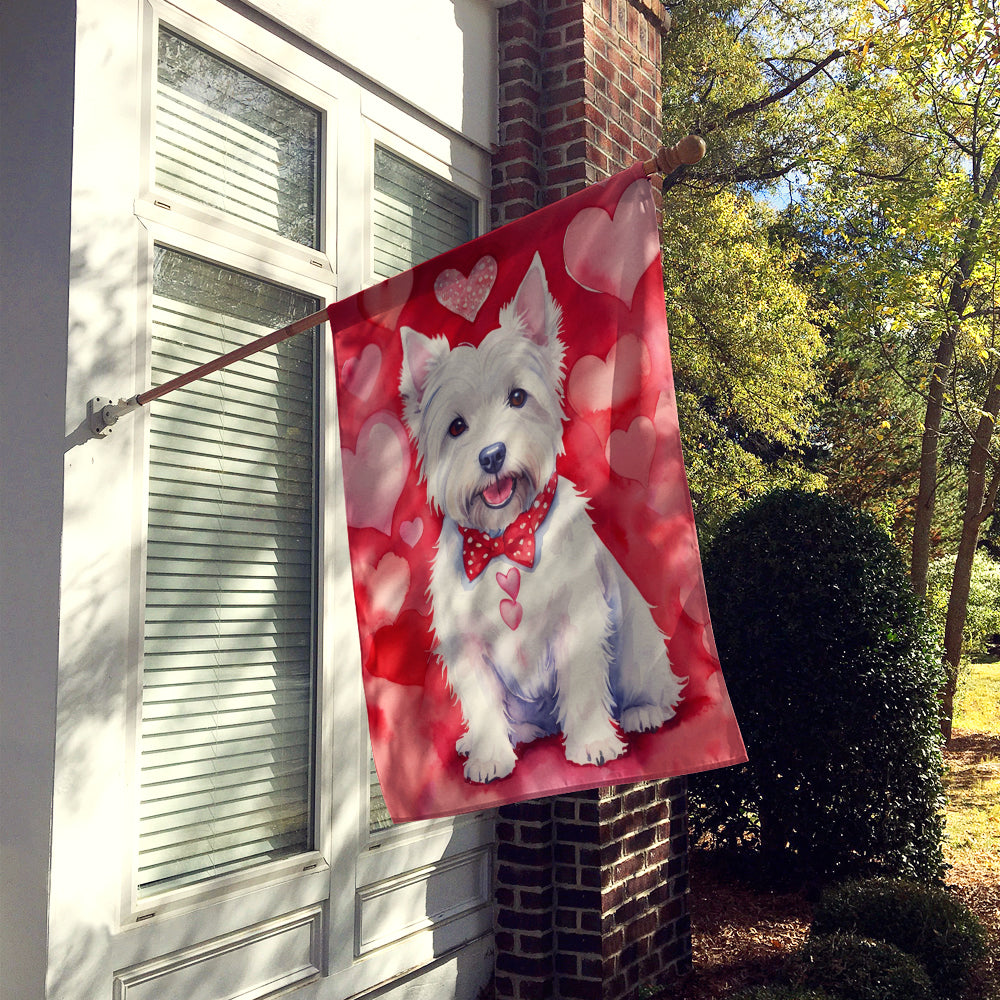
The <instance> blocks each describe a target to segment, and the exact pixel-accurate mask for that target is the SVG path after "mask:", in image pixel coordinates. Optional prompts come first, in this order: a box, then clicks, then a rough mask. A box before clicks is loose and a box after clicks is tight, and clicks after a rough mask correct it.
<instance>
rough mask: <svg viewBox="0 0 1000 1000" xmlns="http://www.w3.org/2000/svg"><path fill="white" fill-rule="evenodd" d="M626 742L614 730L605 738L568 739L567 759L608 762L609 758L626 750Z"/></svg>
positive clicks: (587, 762)
mask: <svg viewBox="0 0 1000 1000" xmlns="http://www.w3.org/2000/svg"><path fill="white" fill-rule="evenodd" d="M625 749H626V747H625V744H624V743H623V742H622V741H621V740H620V739H619V738H618V734H617V733H615V732H614V731H612V732H611V734H610V735H609V736H606V737H604V738H603V739H598V740H591V741H590V742H588V743H585V742H583V741H582V740H570V739H568V738H567V740H566V759H567V760H569V761H572V762H573V763H574V764H598V765H599V764H607V762H608V761H609V760H614V759H615V758H617V757H620V756H621V755H622V754H623V753H624V752H625Z"/></svg>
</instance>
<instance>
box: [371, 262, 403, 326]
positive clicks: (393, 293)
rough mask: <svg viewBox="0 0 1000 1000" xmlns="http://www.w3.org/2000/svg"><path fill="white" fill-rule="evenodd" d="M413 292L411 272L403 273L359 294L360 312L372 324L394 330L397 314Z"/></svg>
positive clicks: (397, 320) (397, 319)
mask: <svg viewBox="0 0 1000 1000" xmlns="http://www.w3.org/2000/svg"><path fill="white" fill-rule="evenodd" d="M411 291H413V271H412V270H410V271H404V272H403V273H402V274H397V275H396V276H395V277H393V278H389V279H388V280H386V281H383V282H381V283H380V284H378V285H373V286H372V287H371V288H366V289H365V290H364V291H363V292H362V293H361V311H362V312H363V313H364V314H365V315H366V316H367V317H368V318H369V319H370V320H371V321H372V322H374V323H378V325H379V326H384V327H385V328H386V329H387V330H395V329H396V324H397V323H398V322H399V314H400V313H401V312H402V311H403V306H405V305H406V300H407V299H408V298H409V297H410V292H411Z"/></svg>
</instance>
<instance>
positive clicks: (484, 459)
mask: <svg viewBox="0 0 1000 1000" xmlns="http://www.w3.org/2000/svg"><path fill="white" fill-rule="evenodd" d="M506 457H507V445H505V444H504V443H503V441H498V442H497V443H496V444H490V445H487V446H486V447H485V448H484V449H483V450H482V451H481V452H480V453H479V464H480V465H481V466H482V467H483V471H484V472H488V473H489V474H490V475H491V476H495V475H496V474H497V473H498V472H499V471H500V470H501V469H502V468H503V462H504V459H505V458H506Z"/></svg>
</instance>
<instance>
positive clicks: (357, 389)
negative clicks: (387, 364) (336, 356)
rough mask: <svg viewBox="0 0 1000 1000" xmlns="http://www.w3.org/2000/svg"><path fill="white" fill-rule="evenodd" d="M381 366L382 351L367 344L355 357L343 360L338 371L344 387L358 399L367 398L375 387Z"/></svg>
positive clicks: (373, 345)
mask: <svg viewBox="0 0 1000 1000" xmlns="http://www.w3.org/2000/svg"><path fill="white" fill-rule="evenodd" d="M381 367H382V352H381V351H380V350H379V349H378V347H377V346H376V345H375V344H368V345H367V346H366V347H365V349H364V350H363V351H362V352H361V353H360V354H359V355H358V356H357V357H356V358H348V359H347V360H346V361H345V362H344V367H343V368H342V369H341V372H340V377H341V381H342V382H343V383H344V388H345V389H346V390H347V391H348V392H349V393H351V394H352V395H354V396H357V397H358V399H367V398H368V397H369V396H370V395H371V394H372V389H374V388H375V380H376V379H377V378H378V370H379V368H381Z"/></svg>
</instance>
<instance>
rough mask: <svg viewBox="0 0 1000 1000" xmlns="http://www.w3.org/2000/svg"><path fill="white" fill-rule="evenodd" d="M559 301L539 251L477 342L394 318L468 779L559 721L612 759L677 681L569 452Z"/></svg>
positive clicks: (575, 741) (675, 691)
mask: <svg viewBox="0 0 1000 1000" xmlns="http://www.w3.org/2000/svg"><path fill="white" fill-rule="evenodd" d="M561 321H562V311H561V309H560V307H559V305H558V304H557V303H556V302H555V301H554V299H553V298H552V296H551V294H550V293H549V289H548V282H547V280H546V277H545V271H544V268H543V267H542V262H541V257H540V256H539V255H538V254H535V257H534V260H533V261H532V263H531V266H530V267H529V269H528V272H527V274H526V275H525V277H524V279H523V280H522V282H521V285H520V287H519V288H518V290H517V293H516V294H515V296H514V299H513V300H512V301H511V302H510V303H509V304H508V305H506V306H504V307H503V309H502V310H501V312H500V325H499V326H498V327H497V329H495V330H492V331H491V332H490V333H488V334H487V335H486V336H485V337H484V338H483V340H482V343H480V345H479V346H478V347H472V346H471V345H469V344H461V345H460V346H458V347H455V348H454V349H452V348H450V347H449V345H448V342H447V340H446V339H445V338H444V337H443V336H437V337H426V336H424V335H423V334H420V333H417V332H416V331H415V330H412V329H410V328H408V327H403V328H402V330H401V335H402V339H403V368H402V373H401V377H400V395H401V396H402V398H403V416H404V419H405V422H406V425H407V427H408V428H409V432H410V435H411V436H412V438H413V441H414V443H415V445H416V449H417V455H418V462H419V468H420V472H421V475H422V477H423V478H425V479H426V482H427V495H428V498H429V501H430V503H431V505H432V506H433V507H435V508H437V509H438V510H440V511H441V512H442V513H443V514H444V521H443V524H442V527H441V534H440V537H439V538H438V542H437V551H436V555H435V558H434V564H433V567H432V572H431V585H430V597H431V601H432V605H433V616H434V633H435V638H436V644H437V645H436V648H437V652H438V654H439V655H440V657H441V659H442V661H443V663H444V666H445V670H446V675H447V680H448V683H449V685H450V687H451V689H452V691H453V692H454V694H455V695H456V697H457V698H458V701H459V703H460V706H461V710H462V716H463V721H464V724H465V726H466V729H465V733H464V735H463V736H462V737H461V738H460V739H459V741H458V743H457V744H456V750H457V751H458V753H459V754H462V755H464V756H465V757H466V758H467V760H466V763H465V777H466V778H467V779H468V780H470V781H475V782H487V781H492V780H494V779H497V778H504V777H506V776H507V775H509V774H510V773H511V771H513V769H514V765H515V763H516V762H517V757H516V754H515V747H517V745H518V744H520V743H528V742H530V741H531V740H533V739H536V738H538V737H540V736H545V735H548V734H550V733H555V732H562V733H563V735H564V738H565V752H566V757H567V759H568V760H570V761H573V762H574V763H576V764H603V763H605V762H606V761H610V760H613V759H614V758H616V757H619V756H620V755H621V754H622V753H623V752H624V751H625V749H626V746H627V744H626V743H625V741H624V740H623V739H622V737H621V736H620V735H619V731H618V729H617V728H616V726H615V721H616V720H617V722H618V723H619V724H620V727H621V730H623V731H624V732H626V733H632V732H641V731H649V730H654V729H658V728H659V727H660V726H661V725H662V724H663V723H664V722H666V721H667V720H668V719H670V718H671V717H672V716H673V715H674V712H675V710H676V708H677V705H678V703H679V701H680V699H681V697H682V689H683V686H684V684H685V683H686V680H684V679H681V678H678V677H677V676H676V675H675V674H674V673H673V671H672V670H671V667H670V662H669V660H668V658H667V652H666V646H665V642H664V636H663V634H662V633H661V632H660V630H659V629H658V628H657V626H656V624H655V622H654V621H653V618H652V615H651V614H650V608H649V605H648V604H647V603H646V602H645V600H644V599H643V598H642V596H641V594H640V593H639V591H638V589H637V588H636V587H635V585H634V584H633V583H632V581H631V580H630V579H629V578H628V577H627V576H626V575H625V572H624V570H622V568H621V567H620V566H619V565H618V563H617V562H616V561H615V558H614V557H613V556H612V555H611V553H610V552H609V551H608V550H607V548H606V547H605V546H604V544H603V543H602V542H601V540H600V539H599V538H598V536H597V533H596V532H595V531H594V527H593V524H592V523H591V520H590V517H589V515H588V513H587V501H586V498H585V497H584V496H583V495H582V494H581V493H579V492H578V491H577V489H576V487H575V486H574V484H573V483H572V482H570V481H569V480H568V479H566V478H564V477H559V476H558V475H557V474H556V457H557V456H558V455H560V454H561V453H562V422H563V420H564V419H565V416H564V414H563V408H562V395H563V351H564V347H563V344H562V341H561V340H560V339H559V335H560V326H561Z"/></svg>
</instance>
